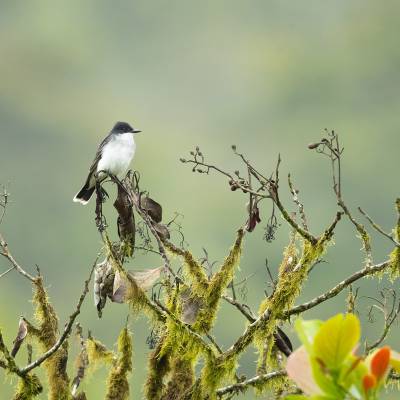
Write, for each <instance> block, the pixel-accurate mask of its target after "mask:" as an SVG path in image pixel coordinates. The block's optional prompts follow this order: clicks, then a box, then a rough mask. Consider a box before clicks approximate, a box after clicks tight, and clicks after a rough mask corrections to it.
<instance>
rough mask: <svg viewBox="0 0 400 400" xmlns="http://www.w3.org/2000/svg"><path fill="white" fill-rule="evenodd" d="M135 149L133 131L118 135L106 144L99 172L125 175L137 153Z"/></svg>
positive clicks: (99, 164) (98, 166)
mask: <svg viewBox="0 0 400 400" xmlns="http://www.w3.org/2000/svg"><path fill="white" fill-rule="evenodd" d="M135 150H136V144H135V140H134V138H133V133H123V134H119V135H116V136H115V137H114V138H113V139H111V140H110V142H108V143H107V144H106V145H105V146H104V148H103V151H102V153H101V159H100V161H99V163H98V165H97V172H99V171H108V172H110V173H112V174H113V175H117V176H118V175H119V176H122V175H125V174H126V172H127V171H128V168H129V164H130V162H131V161H132V158H133V156H134V155H135Z"/></svg>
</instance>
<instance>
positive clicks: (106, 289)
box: [93, 259, 114, 318]
mask: <svg viewBox="0 0 400 400" xmlns="http://www.w3.org/2000/svg"><path fill="white" fill-rule="evenodd" d="M113 282H114V271H113V268H112V265H111V264H110V263H109V262H108V259H105V260H104V261H103V262H102V263H100V264H97V266H96V268H95V270H94V288H93V294H94V304H95V306H96V308H97V312H98V315H99V318H101V316H102V310H103V308H104V307H105V305H106V301H107V297H111V296H112V294H113Z"/></svg>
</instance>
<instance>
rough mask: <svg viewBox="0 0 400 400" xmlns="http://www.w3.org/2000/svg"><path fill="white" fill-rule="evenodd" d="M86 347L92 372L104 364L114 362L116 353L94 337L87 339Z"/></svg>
mask: <svg viewBox="0 0 400 400" xmlns="http://www.w3.org/2000/svg"><path fill="white" fill-rule="evenodd" d="M86 349H87V355H88V360H89V366H90V370H91V372H94V371H95V370H96V369H97V368H99V367H100V366H101V365H102V364H112V362H113V361H114V358H115V354H114V353H113V352H112V351H110V350H108V349H107V347H106V346H105V345H104V344H103V343H101V342H100V341H99V340H96V339H94V338H92V337H89V338H88V339H87V341H86Z"/></svg>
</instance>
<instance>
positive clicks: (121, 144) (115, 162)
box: [74, 122, 141, 205]
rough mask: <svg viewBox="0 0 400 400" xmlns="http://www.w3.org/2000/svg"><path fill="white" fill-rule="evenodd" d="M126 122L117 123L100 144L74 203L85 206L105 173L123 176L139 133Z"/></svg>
mask: <svg viewBox="0 0 400 400" xmlns="http://www.w3.org/2000/svg"><path fill="white" fill-rule="evenodd" d="M139 132H141V131H138V130H136V129H134V128H132V127H131V126H130V125H129V124H128V123H126V122H117V123H116V124H115V125H114V128H112V130H111V132H110V133H109V134H108V136H107V137H106V138H105V139H104V140H103V141H102V142H101V143H100V146H99V148H98V149H97V153H96V156H95V158H94V160H93V163H92V166H91V167H90V170H89V175H88V177H87V179H86V182H85V185H84V186H83V188H82V189H81V190H80V191H79V192H78V193H77V194H76V196H75V197H74V201H75V202H77V203H81V204H83V205H85V204H87V203H88V202H89V200H90V198H91V197H92V194H93V192H94V190H95V188H96V175H97V180H98V181H102V180H103V179H105V178H106V177H107V174H106V173H105V172H102V171H106V172H108V173H110V174H113V175H115V176H118V175H124V174H126V172H127V171H128V168H129V164H130V162H131V161H132V158H133V156H134V155H135V150H136V144H135V138H134V136H135V133H139Z"/></svg>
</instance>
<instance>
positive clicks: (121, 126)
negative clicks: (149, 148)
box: [111, 121, 141, 133]
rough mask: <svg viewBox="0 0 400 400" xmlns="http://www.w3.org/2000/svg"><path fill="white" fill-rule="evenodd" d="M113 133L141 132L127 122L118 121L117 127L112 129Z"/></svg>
mask: <svg viewBox="0 0 400 400" xmlns="http://www.w3.org/2000/svg"><path fill="white" fill-rule="evenodd" d="M111 132H112V133H128V132H132V133H139V132H141V131H138V130H137V129H135V128H132V127H131V126H130V125H129V124H128V123H127V122H120V121H118V122H117V123H116V124H115V125H114V128H112V131H111Z"/></svg>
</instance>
